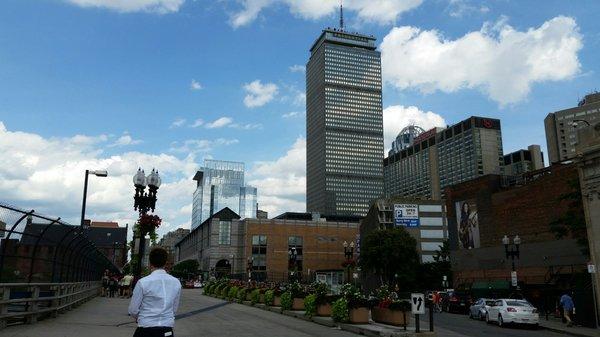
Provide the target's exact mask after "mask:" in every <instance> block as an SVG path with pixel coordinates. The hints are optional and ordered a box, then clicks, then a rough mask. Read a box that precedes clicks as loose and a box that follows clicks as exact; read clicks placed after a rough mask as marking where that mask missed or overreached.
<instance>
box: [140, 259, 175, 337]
mask: <svg viewBox="0 0 600 337" xmlns="http://www.w3.org/2000/svg"><path fill="white" fill-rule="evenodd" d="M167 256H168V253H167V251H166V250H164V249H163V248H153V249H152V250H151V251H150V256H149V260H150V269H151V270H152V273H151V274H150V275H148V276H146V277H143V278H141V279H140V280H139V281H138V282H137V284H136V285H135V288H134V290H133V296H132V297H131V302H130V303H129V315H130V316H132V317H134V318H135V320H136V322H137V324H138V328H137V329H136V330H135V334H134V335H133V337H173V336H174V335H173V325H174V324H175V313H176V312H177V308H178V307H179V296H180V294H181V283H180V282H179V280H177V279H176V278H174V277H173V276H171V275H169V274H167V272H166V271H165V270H164V269H163V267H164V266H165V264H166V263H167Z"/></svg>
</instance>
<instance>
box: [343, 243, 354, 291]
mask: <svg viewBox="0 0 600 337" xmlns="http://www.w3.org/2000/svg"><path fill="white" fill-rule="evenodd" d="M343 246H344V257H345V258H346V268H347V273H348V278H347V282H348V283H350V280H351V277H350V264H351V263H352V260H353V259H354V241H352V242H350V244H348V242H347V241H344V243H343Z"/></svg>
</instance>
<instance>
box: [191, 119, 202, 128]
mask: <svg viewBox="0 0 600 337" xmlns="http://www.w3.org/2000/svg"><path fill="white" fill-rule="evenodd" d="M202 125H204V121H203V120H202V119H201V118H198V119H196V120H195V121H194V123H192V124H191V125H190V128H197V127H200V126H202Z"/></svg>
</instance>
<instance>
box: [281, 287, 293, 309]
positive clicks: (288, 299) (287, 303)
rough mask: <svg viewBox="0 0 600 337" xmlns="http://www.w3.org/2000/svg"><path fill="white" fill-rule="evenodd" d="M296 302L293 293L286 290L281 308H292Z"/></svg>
mask: <svg viewBox="0 0 600 337" xmlns="http://www.w3.org/2000/svg"><path fill="white" fill-rule="evenodd" d="M293 304H294V298H293V297H292V293H291V292H289V291H286V292H285V293H283V294H282V295H281V309H283V310H292V305H293Z"/></svg>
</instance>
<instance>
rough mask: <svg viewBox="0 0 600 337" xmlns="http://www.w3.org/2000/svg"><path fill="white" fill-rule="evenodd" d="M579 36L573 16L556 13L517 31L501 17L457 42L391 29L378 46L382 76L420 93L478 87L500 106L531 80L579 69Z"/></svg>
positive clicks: (523, 93)
mask: <svg viewBox="0 0 600 337" xmlns="http://www.w3.org/2000/svg"><path fill="white" fill-rule="evenodd" d="M582 46H583V41H582V36H581V34H580V33H579V28H578V26H577V23H576V22H575V20H574V19H573V18H570V17H564V16H559V17H556V18H553V19H551V20H549V21H546V22H544V23H543V24H542V25H541V26H540V27H538V28H530V29H528V30H527V31H524V32H521V31H517V30H515V29H514V28H512V27H511V26H509V25H508V24H506V21H505V20H501V21H499V22H498V23H496V24H495V25H492V24H485V25H484V26H483V27H482V28H481V30H480V31H476V32H471V33H468V34H466V35H465V36H463V37H460V38H458V39H456V40H448V39H445V38H444V37H443V36H442V34H441V33H439V32H438V31H436V30H424V31H422V30H420V29H419V28H416V27H397V28H394V29H392V30H391V31H390V32H389V33H388V35H387V36H386V37H385V38H384V39H383V42H382V44H381V51H382V69H383V76H384V80H385V81H386V82H387V83H390V84H392V85H394V86H395V87H397V88H398V89H406V88H416V89H419V90H421V91H422V92H424V93H431V92H434V91H436V90H440V91H444V92H455V91H458V90H461V89H465V88H469V89H473V88H476V89H479V90H481V91H483V92H484V93H485V94H487V95H488V96H489V97H490V98H491V99H492V100H494V101H496V102H498V103H499V104H500V105H506V104H512V103H516V102H519V101H521V100H523V99H525V98H526V97H527V95H528V94H529V92H530V90H531V86H532V85H533V84H534V83H539V82H544V81H560V80H565V79H569V78H572V77H573V76H575V75H576V74H578V73H579V71H580V63H579V59H578V55H577V53H578V52H579V50H580V49H581V48H582Z"/></svg>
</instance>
